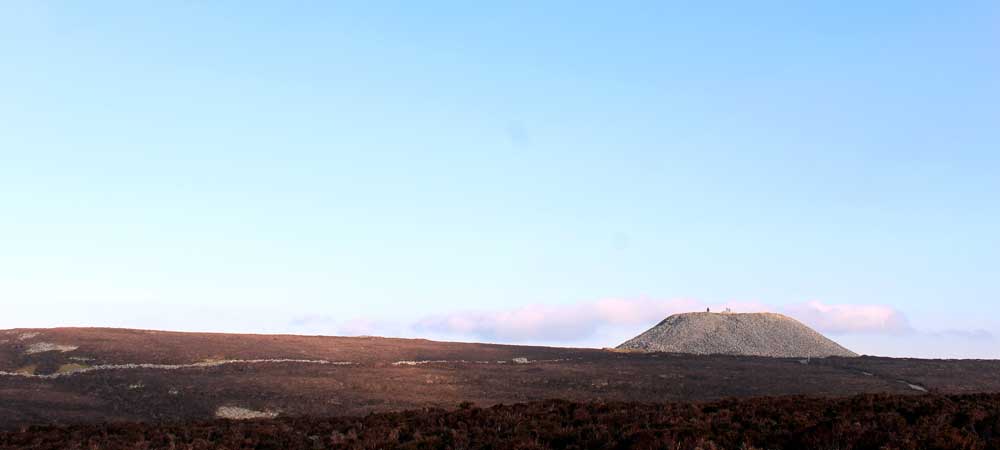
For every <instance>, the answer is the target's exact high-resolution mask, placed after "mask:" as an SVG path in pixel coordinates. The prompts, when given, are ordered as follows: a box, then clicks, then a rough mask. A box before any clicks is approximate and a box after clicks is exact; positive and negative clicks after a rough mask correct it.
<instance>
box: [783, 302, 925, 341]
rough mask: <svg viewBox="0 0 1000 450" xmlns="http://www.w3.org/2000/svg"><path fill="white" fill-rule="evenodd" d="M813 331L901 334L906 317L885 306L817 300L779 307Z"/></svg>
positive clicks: (905, 325)
mask: <svg viewBox="0 0 1000 450" xmlns="http://www.w3.org/2000/svg"><path fill="white" fill-rule="evenodd" d="M782 310H783V312H784V313H785V314H787V315H790V316H792V317H795V318H796V319H798V320H800V321H802V322H804V323H805V324H806V325H809V326H811V327H813V328H816V329H817V330H820V331H823V332H827V333H905V332H908V331H911V330H910V325H909V323H908V322H907V320H906V316H904V315H903V313H901V312H899V311H898V310H896V309H894V308H892V307H891V306H885V305H828V304H825V303H822V302H818V301H811V302H807V303H802V304H797V305H790V306H787V307H785V308H782Z"/></svg>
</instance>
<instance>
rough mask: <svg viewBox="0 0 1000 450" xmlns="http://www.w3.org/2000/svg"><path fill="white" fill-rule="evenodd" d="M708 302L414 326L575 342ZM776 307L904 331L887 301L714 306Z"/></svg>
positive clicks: (827, 321) (845, 328)
mask: <svg viewBox="0 0 1000 450" xmlns="http://www.w3.org/2000/svg"><path fill="white" fill-rule="evenodd" d="M707 307H709V305H707V304H705V303H702V302H699V301H695V300H687V299H677V300H650V299H604V300H599V301H595V302H587V303H578V304H571V305H541V304H535V305H526V306H521V307H517V308H512V309H508V310H499V311H461V312H456V313H452V314H443V315H437V316H431V317H427V318H424V319H422V320H419V321H418V322H416V323H415V324H414V326H413V328H414V330H415V331H416V332H418V333H435V334H440V335H448V336H460V337H468V338H474V339H482V340H487V341H494V342H496V341H502V342H578V341H582V340H586V339H588V338H591V337H593V336H595V335H597V334H599V333H600V332H601V331H602V330H607V329H615V328H617V329H624V328H628V329H632V330H635V329H636V328H637V327H638V328H639V329H644V327H650V326H652V325H654V324H656V323H657V322H659V321H660V320H662V319H663V318H665V317H667V316H669V315H671V314H676V313H680V312H690V311H702V310H704V309H705V308H707ZM727 307H728V308H732V310H733V311H738V312H764V311H769V312H778V313H782V314H785V315H788V316H791V317H794V318H796V319H798V320H800V321H802V322H804V323H806V324H807V325H809V326H811V327H813V328H815V329H817V330H818V331H820V332H824V333H904V332H907V331H909V330H910V326H909V324H908V322H907V320H906V317H905V316H904V315H903V314H902V313H901V312H900V311H898V310H896V309H894V308H892V307H890V306H885V305H830V304H825V303H822V302H818V301H811V302H807V303H800V304H793V305H786V306H780V307H775V306H769V305H766V304H762V303H756V302H730V303H724V304H721V305H714V306H712V309H714V310H716V311H721V310H723V309H724V308H727Z"/></svg>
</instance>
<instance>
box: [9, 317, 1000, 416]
mask: <svg viewBox="0 0 1000 450" xmlns="http://www.w3.org/2000/svg"><path fill="white" fill-rule="evenodd" d="M982 392H1000V362H998V361H972V360H970V361H947V360H914V359H892V358H873V357H856V358H855V357H843V358H842V357H831V358H812V359H798V358H765V357H747V356H718V355H715V356H712V355H704V356H699V355H686V354H672V353H627V352H616V351H608V350H597V349H572V348H551V347H526V346H509V345H488V344H463V343H449V342H433V341H427V340H419V339H385V338H371V337H357V338H343V337H315V336H270V335H229V334H206V333H171V332H156V331H140V330H121V329H73V328H63V329H42V330H7V331H0V430H16V429H19V428H20V427H22V426H26V425H32V424H39V425H73V424H97V423H103V422H148V423H168V422H190V421H202V420H211V419H214V418H255V417H277V418H281V419H283V418H292V417H330V416H363V415H365V414H369V413H381V412H392V411H403V410H418V409H421V408H454V407H455V406H456V405H458V404H460V403H462V402H472V403H473V404H475V405H477V406H481V407H489V406H492V405H496V404H501V403H502V404H512V403H525V402H535V401H542V400H547V399H561V400H566V401H569V402H593V401H601V402H675V401H711V400H719V399H725V398H750V397H763V396H787V395H804V396H810V397H846V396H852V395H857V394H875V393H886V394H895V395H898V396H908V395H913V396H923V395H926V394H928V393H930V394H938V395H943V394H966V393H982ZM893 398H896V397H893ZM537 407H538V406H532V407H531V408H537ZM501 411H503V410H501ZM278 423H279V424H280V423H285V422H278ZM276 426H277V425H276Z"/></svg>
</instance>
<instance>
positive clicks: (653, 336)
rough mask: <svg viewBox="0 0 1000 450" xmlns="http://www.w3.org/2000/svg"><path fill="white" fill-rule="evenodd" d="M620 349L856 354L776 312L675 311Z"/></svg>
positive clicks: (775, 354) (804, 355) (802, 355)
mask: <svg viewBox="0 0 1000 450" xmlns="http://www.w3.org/2000/svg"><path fill="white" fill-rule="evenodd" d="M618 349H621V350H639V351H646V352H675V353H691V354H695V355H741V356H768V357H777V358H824V357H828V356H843V357H851V356H857V354H856V353H854V352H852V351H850V350H848V349H846V348H844V347H841V346H840V345H839V344H837V343H836V342H833V341H831V340H830V339H827V338H826V337H824V336H823V335H822V334H819V333H817V332H816V331H814V330H813V329H811V328H809V327H807V326H805V325H803V324H802V323H800V322H799V321H797V320H795V319H792V318H791V317H787V316H783V315H781V314H774V313H749V314H734V313H708V312H703V313H702V312H698V313H686V314H675V315H672V316H670V317H667V318H666V319H664V320H663V321H662V322H660V323H659V324H657V325H656V326H654V327H653V328H650V329H649V330H647V331H646V332H645V333H642V334H640V335H639V336H636V337H634V338H632V339H630V340H628V341H626V342H625V343H623V344H621V345H619V346H618Z"/></svg>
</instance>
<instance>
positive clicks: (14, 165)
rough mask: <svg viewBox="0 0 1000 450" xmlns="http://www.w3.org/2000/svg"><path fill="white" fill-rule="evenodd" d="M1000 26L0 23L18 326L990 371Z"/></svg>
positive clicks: (920, 5) (938, 11)
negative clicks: (777, 345)
mask: <svg viewBox="0 0 1000 450" xmlns="http://www.w3.org/2000/svg"><path fill="white" fill-rule="evenodd" d="M998 55H1000V4H998V3H997V2H993V1H983V2H975V1H962V2H951V3H948V4H943V3H941V2H930V1H928V2H922V1H885V2H877V3H873V2H862V1H849V2H804V3H803V2H771V1H763V2H661V1H654V2H638V1H627V2H568V1H566V2H563V1H549V2H533V1H525V2H519V1H510V2H496V3H493V4H484V3H483V2H458V1H456V2H437V1H428V2H402V1H400V2H391V1H385V2H369V1H365V2H277V3H275V2H249V1H240V2H235V1H231V2H227V1H219V2H201V1H176V2H152V3H151V2H130V1H121V2H109V1H93V2H60V1H51V2H34V1H23V2H21V1H12V2H5V3H3V4H2V5H0V308H2V311H3V312H2V313H0V328H15V327H50V326H114V327H130V328H155V329H171V330H190V331H226V332H257V333H299V334H328V335H329V334H336V335H368V334H372V335H385V336H399V337H427V338H434V339H448V340H458V341H486V342H503V343H517V344H540V345H561V346H578V347H610V346H614V345H617V344H618V343H620V342H622V341H623V340H625V339H627V338H629V337H631V336H633V335H636V334H638V333H640V332H642V331H644V330H645V329H647V328H649V327H650V326H652V325H654V324H656V323H657V322H658V321H659V320H661V319H662V318H663V317H665V316H666V315H669V314H672V313H676V312H684V311H691V310H704V308H708V307H713V308H716V310H719V309H721V308H724V307H730V308H733V309H734V310H735V311H737V312H752V311H776V312H781V313H784V314H787V315H790V316H792V317H795V318H796V319H799V320H802V321H803V322H805V323H807V324H808V325H811V326H813V327H815V328H816V329H817V330H819V331H821V332H823V333H825V334H827V335H828V336H830V337H831V338H833V339H835V340H837V341H838V342H840V343H842V344H844V345H845V346H847V347H849V348H851V349H853V350H855V351H858V352H859V353H866V354H874V355H889V356H919V357H932V358H955V357H960V358H1000V237H998V230H1000V201H998V199H1000V176H998V175H997V174H998V173H1000V58H998V57H997V56H998Z"/></svg>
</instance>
